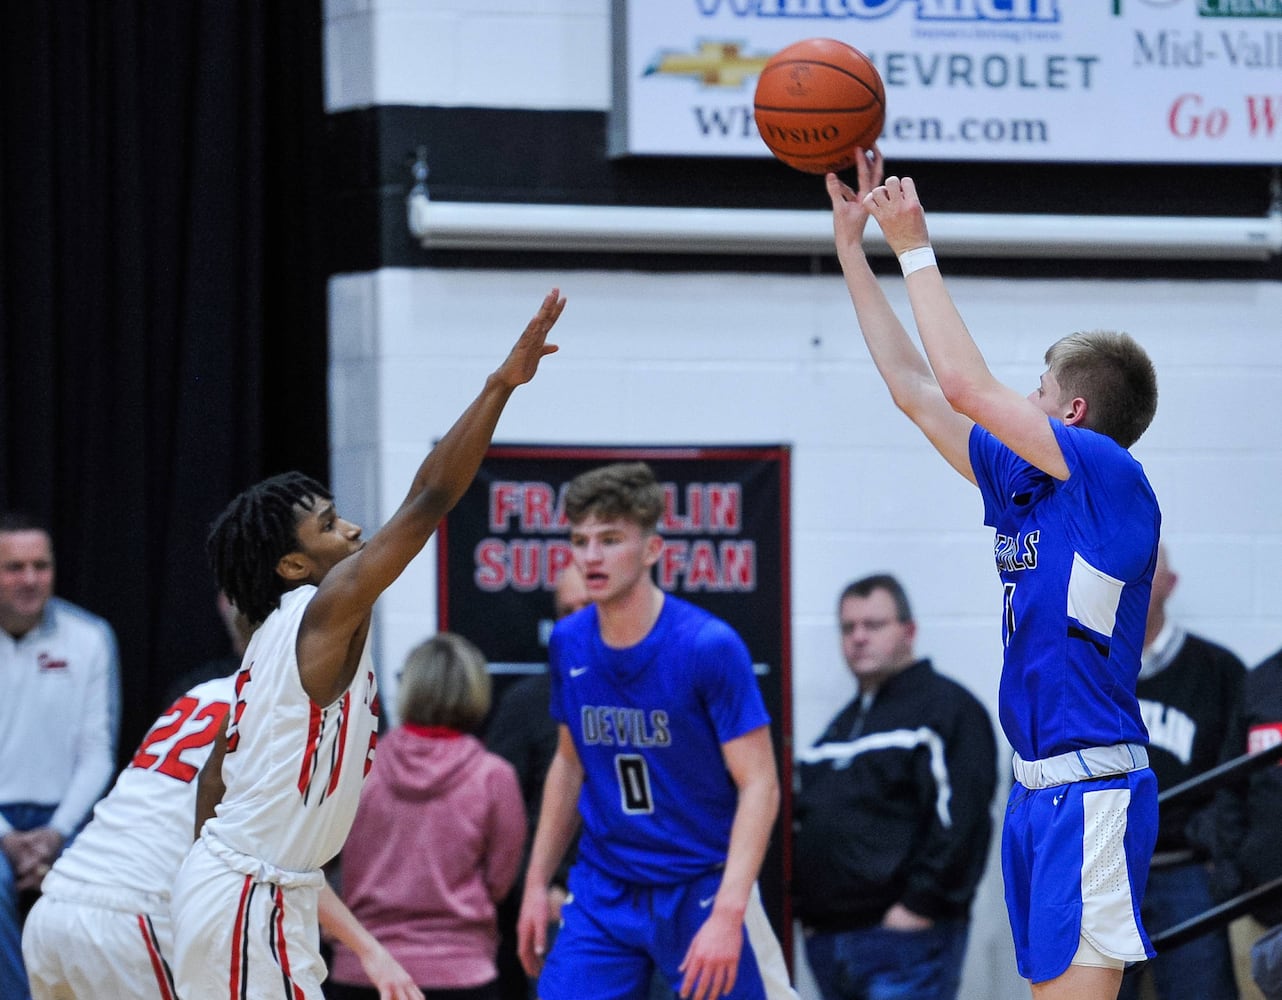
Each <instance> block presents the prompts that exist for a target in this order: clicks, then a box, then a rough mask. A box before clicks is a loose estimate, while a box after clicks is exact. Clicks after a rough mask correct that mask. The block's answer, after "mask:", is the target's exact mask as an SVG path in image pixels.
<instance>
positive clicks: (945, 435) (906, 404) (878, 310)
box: [827, 148, 975, 482]
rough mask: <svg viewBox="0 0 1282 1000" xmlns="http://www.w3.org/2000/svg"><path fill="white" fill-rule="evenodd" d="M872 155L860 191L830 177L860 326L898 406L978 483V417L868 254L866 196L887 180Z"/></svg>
mask: <svg viewBox="0 0 1282 1000" xmlns="http://www.w3.org/2000/svg"><path fill="white" fill-rule="evenodd" d="M870 156H871V158H869V157H864V156H861V157H860V158H859V161H858V163H857V166H858V170H859V190H858V191H854V190H852V189H851V188H850V187H849V185H847V184H844V183H843V182H842V181H841V180H840V179H839V178H838V177H837V175H836V174H829V175H828V177H827V184H828V196H829V198H831V199H832V218H833V234H834V236H835V238H836V243H837V259H838V260H839V261H840V262H841V270H842V273H843V274H844V275H845V278H846V288H847V289H848V290H849V291H850V299H851V301H852V302H853V303H854V306H855V315H856V316H857V317H858V319H859V329H860V331H861V332H862V333H863V337H864V342H865V343H866V344H867V345H868V351H869V353H870V354H871V355H872V359H873V363H874V364H876V366H877V371H878V372H880V373H881V377H882V379H883V380H884V381H885V383H886V386H887V388H889V389H890V395H891V398H892V399H893V400H894V402H895V405H896V406H897V407H899V409H900V410H902V411H903V412H904V413H905V414H907V416H908V418H909V419H910V420H912V422H913V423H915V424H916V425H917V426H918V427H919V428H920V429H921V431H922V433H923V434H925V435H926V437H927V438H928V439H929V440H930V442H931V444H933V445H934V446H935V448H936V450H938V451H939V453H940V454H941V455H943V456H944V458H945V459H946V460H947V461H948V464H949V465H951V466H952V467H953V468H954V469H956V470H957V471H958V472H960V473H961V474H962V475H963V476H965V477H966V478H967V479H969V480H970V481H971V482H974V481H975V476H974V473H973V472H972V470H971V467H970V451H969V444H968V442H969V436H970V428H971V426H972V424H973V421H972V420H971V419H970V418H968V417H966V416H963V415H961V414H958V413H957V412H956V411H954V410H953V408H952V406H950V405H949V403H948V400H947V399H946V398H945V397H944V393H943V391H942V390H941V388H940V386H939V383H938V382H937V381H936V380H935V376H934V373H933V372H932V371H931V369H930V365H929V364H928V363H927V361H926V358H925V357H923V356H922V353H921V351H919V350H918V349H917V345H916V344H914V343H913V340H912V338H911V337H910V336H909V334H908V331H907V330H905V329H904V326H903V324H902V323H901V322H900V321H899V317H898V316H896V315H895V312H894V310H893V309H892V308H891V306H890V302H889V301H888V300H887V298H886V293H885V292H884V291H882V288H881V285H880V284H879V283H878V281H877V278H876V276H875V275H874V274H873V273H872V269H871V268H870V267H869V266H868V258H867V257H866V256H865V254H864V246H863V238H864V229H865V227H866V226H867V224H868V207H867V204H866V202H865V198H866V196H867V195H868V194H869V192H871V191H872V190H873V189H874V188H875V187H876V186H877V185H878V184H880V183H881V173H882V160H881V153H880V152H879V151H878V150H877V149H875V148H874V149H873V150H872V151H871V154H870Z"/></svg>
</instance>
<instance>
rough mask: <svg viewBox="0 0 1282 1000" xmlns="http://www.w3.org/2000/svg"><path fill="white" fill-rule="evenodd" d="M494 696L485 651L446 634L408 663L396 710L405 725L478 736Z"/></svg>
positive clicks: (429, 642) (419, 650)
mask: <svg viewBox="0 0 1282 1000" xmlns="http://www.w3.org/2000/svg"><path fill="white" fill-rule="evenodd" d="M490 692H491V686H490V675H489V672H488V671H487V670H486V664H485V657H484V656H483V655H482V654H481V651H480V650H479V649H477V648H476V646H474V645H473V644H472V643H470V642H468V640H466V639H464V638H463V637H462V636H461V635H455V634H454V633H453V632H441V633H440V634H438V635H434V636H433V637H432V638H430V639H428V640H427V641H426V642H424V643H421V644H420V645H418V646H417V647H415V648H414V649H413V650H411V651H410V654H409V656H408V657H406V659H405V667H404V669H402V671H401V682H400V690H399V691H398V693H397V697H396V708H397V713H398V714H399V715H400V718H401V721H402V722H412V723H414V724H416V725H420V726H448V727H449V728H450V729H457V730H459V731H460V732H464V733H475V732H477V731H478V730H479V729H480V728H481V723H482V722H484V721H485V716H486V715H487V714H488V713H489V711H490Z"/></svg>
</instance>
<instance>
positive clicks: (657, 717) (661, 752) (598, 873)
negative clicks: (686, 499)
mask: <svg viewBox="0 0 1282 1000" xmlns="http://www.w3.org/2000/svg"><path fill="white" fill-rule="evenodd" d="M662 508H663V490H662V487H660V486H659V484H658V483H657V482H656V481H655V478H654V474H653V472H651V470H650V468H649V466H647V465H645V464H643V463H640V462H637V463H622V464H616V465H608V466H604V467H602V468H598V469H594V470H592V471H590V472H586V473H584V474H583V475H580V476H578V477H576V478H575V479H574V480H573V481H572V482H571V483H570V486H569V488H568V489H567V490H566V493H565V509H566V515H567V517H568V518H569V521H570V546H571V550H572V552H573V555H574V562H575V565H576V566H577V567H578V569H579V571H580V572H581V573H582V574H583V578H584V580H585V581H586V583H587V589H588V597H589V598H590V599H591V601H592V604H590V605H589V606H588V607H586V608H584V609H583V610H581V611H578V612H576V613H575V614H572V615H570V616H569V617H567V618H564V619H562V620H561V621H560V622H558V623H557V625H556V626H555V628H554V629H553V631H552V640H551V644H550V646H549V650H548V653H549V657H548V659H549V670H550V672H551V676H552V697H551V711H552V716H553V718H555V719H556V720H557V723H558V741H557V750H556V756H555V757H554V758H553V760H552V764H551V766H550V768H549V771H548V775H547V780H546V782H545V783H544V787H543V804H542V809H541V811H540V815H539V823H538V831H537V833H536V834H535V838H534V846H533V848H532V850H531V856H530V863H529V867H528V869H527V873H526V879H525V891H524V898H523V899H522V903H521V915H520V920H519V923H518V951H519V953H520V956H521V962H522V964H523V965H524V966H525V969H526V971H527V972H528V973H529V974H530V975H536V974H539V972H540V971H541V973H542V974H541V976H540V979H539V996H540V997H542V1000H580V998H583V997H585V996H593V995H597V996H609V997H644V996H646V994H647V992H648V990H649V988H650V983H651V977H652V973H653V970H654V969H655V968H658V970H659V971H660V972H661V973H662V974H663V975H664V977H665V978H666V979H667V980H668V982H669V983H670V984H671V985H672V987H673V988H674V989H679V990H680V992H681V995H682V996H686V997H694V998H695V1000H715V998H716V997H721V996H727V997H736V998H764V997H787V998H794V1000H795V997H796V994H795V993H794V992H793V991H792V987H791V986H790V985H789V984H788V973H787V968H786V967H785V966H784V962H783V955H782V952H781V951H780V948H779V943H778V941H776V940H775V937H774V932H773V931H772V929H771V927H770V924H769V921H768V920H767V918H766V914H765V910H764V908H763V907H762V905H761V896H760V893H759V892H758V890H757V876H758V873H759V871H760V868H761V862H762V859H763V857H764V856H765V851H766V845H767V843H768V842H769V839H770V831H771V827H772V826H773V824H774V821H775V817H776V815H777V812H778V808H779V781H778V773H777V771H776V769H775V759H774V751H773V748H772V746H771V743H770V728H769V722H770V719H769V716H768V715H767V714H766V709H765V705H764V703H763V702H762V698H761V691H760V689H759V688H758V686H757V681H756V677H755V676H754V674H753V670H752V661H751V658H750V657H749V655H748V650H747V648H746V647H745V646H744V643H743V640H742V639H741V638H740V637H739V636H738V635H737V634H736V633H735V632H734V630H733V629H731V628H730V626H729V625H727V624H726V623H725V622H723V621H720V620H719V619H717V618H714V617H713V616H712V615H710V614H708V613H707V612H705V611H702V610H700V609H698V608H696V607H694V606H693V605H691V604H688V603H686V602H685V601H683V600H681V599H679V598H676V597H673V596H672V595H670V594H665V593H664V592H663V591H662V590H661V589H659V587H658V585H657V584H656V583H655V582H654V579H653V576H652V572H651V570H652V567H653V566H654V564H655V562H656V561H657V560H658V559H659V556H660V554H661V553H662V551H663V539H662V538H661V537H660V536H659V534H658V533H657V530H656V526H657V524H658V519H659V515H660V513H661V511H662ZM580 821H581V822H582V833H581V836H580V839H579V845H578V855H577V858H576V860H575V862H574V865H573V867H572V868H571V870H570V879H569V882H570V884H569V890H570V895H569V898H568V899H567V900H566V902H565V904H564V906H563V908H562V911H561V914H562V923H561V929H560V932H559V933H558V934H557V937H556V946H555V947H554V948H553V949H552V950H551V954H550V955H549V954H547V929H548V908H549V904H548V885H549V882H550V881H551V879H552V876H553V873H554V872H555V871H556V868H557V866H558V864H559V863H560V861H561V859H562V857H563V856H564V854H565V852H566V849H567V848H568V846H569V843H570V840H571V838H572V836H573V834H574V833H575V831H576V829H578V827H579V824H580ZM545 958H546V963H547V964H546V965H545V964H544V960H545Z"/></svg>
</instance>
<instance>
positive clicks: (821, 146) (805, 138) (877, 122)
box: [752, 38, 886, 174]
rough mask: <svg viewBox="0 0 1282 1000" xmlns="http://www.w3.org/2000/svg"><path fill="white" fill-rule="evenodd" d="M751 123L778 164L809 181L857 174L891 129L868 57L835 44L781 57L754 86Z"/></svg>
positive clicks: (806, 44)
mask: <svg viewBox="0 0 1282 1000" xmlns="http://www.w3.org/2000/svg"><path fill="white" fill-rule="evenodd" d="M752 103H753V115H754V117H755V118H756V120H757V131H758V132H760V133H761V138H762V139H763V140H764V141H765V144H766V145H767V146H768V147H769V148H770V152H772V153H774V154H775V156H777V157H778V158H779V159H780V160H782V161H783V162H784V163H786V164H788V166H790V167H795V168H796V169H797V170H802V171H804V172H805V173H808V174H826V173H828V172H829V171H830V170H831V171H837V170H845V169H846V168H847V167H850V166H853V165H854V163H855V158H856V156H857V154H856V152H855V150H856V149H858V148H863V149H867V148H869V147H870V146H872V144H873V143H875V142H876V141H877V137H878V136H879V135H881V127H882V125H883V124H884V123H885V121H886V88H885V86H884V85H883V83H882V80H881V74H880V73H878V72H877V67H876V66H874V65H873V64H872V60H870V59H869V58H868V57H867V56H866V55H864V54H863V53H862V52H860V51H859V50H858V49H856V48H854V47H853V46H850V45H847V44H846V43H845V42H839V41H837V40H836V39H833V38H807V39H805V40H804V41H800V42H794V43H793V44H791V45H789V46H787V47H786V48H783V49H780V50H779V51H778V52H776V53H775V54H774V55H773V56H771V57H770V58H769V59H768V60H767V61H766V65H765V66H764V67H763V68H762V70H761V76H760V77H758V78H757V91H756V94H755V95H754V96H753V99H752Z"/></svg>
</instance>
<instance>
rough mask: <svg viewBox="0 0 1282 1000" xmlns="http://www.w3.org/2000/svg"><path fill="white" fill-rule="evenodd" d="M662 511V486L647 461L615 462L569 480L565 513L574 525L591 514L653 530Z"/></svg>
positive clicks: (648, 530) (591, 515) (648, 531)
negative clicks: (617, 519)
mask: <svg viewBox="0 0 1282 1000" xmlns="http://www.w3.org/2000/svg"><path fill="white" fill-rule="evenodd" d="M662 513H663V487H662V486H660V485H659V484H658V482H656V481H655V478H654V470H653V469H651V468H650V466H649V465H647V464H646V463H645V462H616V463H615V464H613V465H603V466H601V467H599V468H596V469H591V470H589V471H588V472H584V473H583V474H581V475H579V476H575V478H574V479H573V480H571V481H570V485H569V487H567V489H566V491H565V516H566V517H567V518H568V519H569V521H570V523H571V524H580V523H582V522H583V521H586V520H587V519H588V518H589V517H598V518H600V519H601V520H602V521H610V520H613V519H615V518H621V519H622V520H624V521H631V522H632V523H633V524H636V525H639V526H640V528H641V530H642V531H643V532H645V533H647V534H651V533H653V532H654V530H655V528H656V527H657V526H658V524H659V515H660V514H662Z"/></svg>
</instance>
